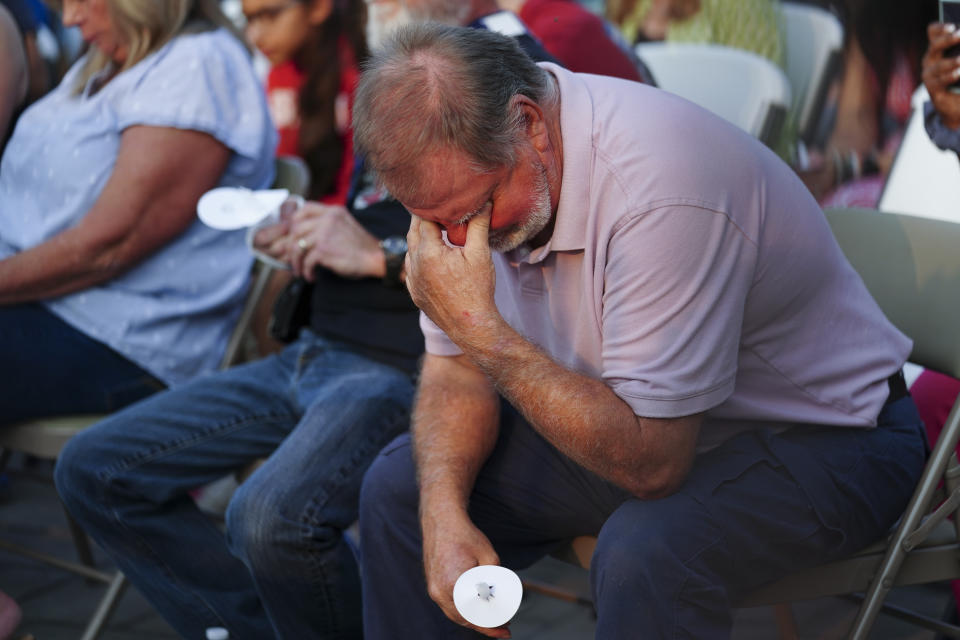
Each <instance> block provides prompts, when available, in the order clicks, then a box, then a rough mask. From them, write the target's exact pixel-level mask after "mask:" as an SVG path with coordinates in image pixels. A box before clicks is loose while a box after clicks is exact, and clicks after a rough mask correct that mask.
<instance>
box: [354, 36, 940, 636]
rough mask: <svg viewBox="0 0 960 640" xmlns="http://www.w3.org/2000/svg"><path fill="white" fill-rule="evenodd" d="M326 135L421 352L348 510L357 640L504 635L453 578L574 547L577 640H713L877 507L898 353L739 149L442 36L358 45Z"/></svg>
mask: <svg viewBox="0 0 960 640" xmlns="http://www.w3.org/2000/svg"><path fill="white" fill-rule="evenodd" d="M491 87H496V88H497V91H492V90H490V88H491ZM354 136H355V140H354V143H355V145H356V149H357V153H359V154H363V155H364V156H365V157H366V158H367V162H368V163H369V166H370V168H371V170H373V171H376V172H377V174H378V175H379V177H380V179H381V180H382V182H383V184H384V185H385V186H386V188H387V189H389V190H390V191H391V192H392V193H393V194H394V195H395V196H396V197H397V199H399V200H400V202H402V203H403V204H404V205H405V206H406V207H407V209H408V210H409V211H410V212H411V214H413V215H414V216H415V217H414V219H413V221H412V223H411V225H410V231H409V233H408V235H407V238H408V242H409V252H408V254H407V259H406V270H407V271H406V272H407V279H406V283H407V288H408V290H409V291H410V295H411V297H412V299H413V300H414V302H415V303H416V304H417V306H418V307H419V308H420V309H421V311H422V316H421V327H422V329H423V333H424V336H425V339H426V349H427V354H426V356H425V358H424V361H423V365H422V367H421V372H420V377H419V381H418V388H417V401H416V405H415V407H414V411H413V421H412V427H411V434H409V435H408V434H405V435H402V436H400V437H399V438H398V439H397V440H396V441H394V442H393V443H391V444H390V445H388V446H387V447H386V448H385V449H384V450H383V451H382V452H381V454H380V455H379V456H378V457H377V459H376V460H375V461H374V463H373V464H372V465H371V467H370V469H369V471H368V472H367V475H366V477H365V479H364V483H363V488H362V491H361V497H360V546H361V553H360V557H361V564H362V571H363V580H362V583H363V590H364V592H363V597H364V634H365V638H366V639H367V640H380V639H389V638H394V637H396V629H398V628H401V627H402V628H404V630H405V632H406V635H407V636H409V637H416V638H473V637H477V636H476V632H478V631H479V632H480V633H482V634H484V635H487V636H490V637H497V638H505V637H509V629H506V628H495V629H478V628H476V627H473V626H471V625H469V624H467V622H466V621H465V620H464V619H463V618H462V617H461V616H460V615H459V614H458V612H457V609H456V608H455V607H454V603H453V585H454V583H455V581H456V580H457V578H458V577H459V576H460V575H461V574H462V572H464V571H465V570H467V569H470V568H473V567H475V566H477V565H483V564H501V563H502V564H503V565H504V566H507V567H512V568H517V569H520V568H524V567H526V566H529V565H530V564H532V563H533V562H535V561H536V560H538V559H539V558H541V557H543V556H544V555H546V554H548V553H550V552H551V551H553V550H555V549H556V548H557V547H558V546H559V545H562V544H563V543H564V541H566V540H569V539H571V538H574V537H576V536H579V535H588V534H589V535H597V536H598V540H597V547H596V550H595V552H594V554H593V558H592V564H591V588H592V593H593V601H594V603H595V606H596V610H597V631H596V635H597V637H598V638H603V639H604V640H615V639H617V638H637V637H651V638H679V637H684V638H723V637H728V636H729V634H730V629H731V625H732V619H731V610H730V603H731V602H733V601H736V600H737V598H738V597H740V596H742V595H744V594H745V593H747V592H749V591H750V590H751V589H754V588H756V587H758V586H759V585H760V584H763V583H765V582H767V581H770V580H774V579H777V578H778V577H781V576H783V575H786V574H787V573H789V572H791V571H794V570H798V569H801V568H804V567H808V566H813V565H816V564H820V563H823V562H827V561H829V560H831V559H835V558H840V557H843V556H845V555H847V554H850V553H852V552H854V551H856V550H858V549H861V548H863V547H865V546H866V545H868V544H870V543H872V542H875V541H876V540H877V539H879V538H881V537H882V536H883V535H884V534H885V533H886V532H887V531H888V529H889V527H890V526H891V525H892V524H893V523H894V522H895V521H896V520H897V518H898V517H899V516H900V515H901V513H902V509H903V508H904V507H905V506H906V504H907V501H908V500H909V497H910V495H911V494H912V492H913V489H914V486H915V483H916V481H917V479H918V477H919V476H920V473H921V471H922V468H923V463H924V455H925V451H924V439H923V434H922V425H921V424H920V420H919V417H918V416H917V413H916V408H915V406H914V404H913V402H912V400H911V399H910V397H909V394H908V393H907V390H906V386H905V383H904V381H903V376H902V374H901V373H900V367H901V366H902V364H903V362H904V360H905V359H906V357H907V355H908V354H909V352H910V340H909V339H908V338H907V337H906V336H904V335H903V334H902V333H900V332H899V331H898V330H897V329H896V328H895V327H894V326H893V325H892V324H890V322H889V321H888V320H887V319H886V318H885V317H884V316H883V313H882V312H881V310H880V308H879V307H878V306H877V304H876V302H875V301H874V300H873V299H872V298H871V296H870V294H869V293H868V291H867V290H866V288H865V287H864V285H863V282H862V280H861V279H860V278H859V277H858V275H857V273H856V272H855V271H854V269H853V268H852V267H851V265H850V263H849V262H848V261H847V260H846V259H845V257H844V256H843V253H842V251H841V250H840V247H839V246H838V245H837V242H836V240H835V239H834V238H833V236H832V234H831V232H830V228H829V225H828V224H827V223H826V220H825V219H824V216H823V213H822V211H821V210H820V208H819V207H818V206H817V203H816V201H815V200H814V199H813V198H812V196H811V195H810V194H809V192H808V191H807V189H806V188H805V187H804V185H803V184H802V183H801V182H800V180H799V179H798V178H797V176H796V175H795V174H794V173H793V171H791V170H790V169H789V167H787V165H785V164H784V163H783V162H782V161H781V160H780V159H779V158H777V157H776V156H775V155H774V154H773V153H772V152H771V151H770V150H769V149H767V148H766V147H764V146H763V145H762V144H761V143H760V142H759V141H757V140H756V139H754V138H753V137H751V136H749V135H748V134H747V133H745V132H743V131H742V130H740V129H739V128H737V127H735V126H733V125H731V124H730V123H728V122H726V121H724V120H722V119H720V118H718V117H716V116H715V115H713V114H711V113H709V112H707V111H705V110H703V109H701V108H699V107H697V106H695V105H693V104H690V103H689V102H686V101H684V100H681V99H679V98H677V97H676V96H672V95H670V94H668V93H666V92H663V91H657V90H654V89H652V88H650V87H646V86H644V85H642V84H639V83H636V82H625V81H623V80H619V79H616V78H605V77H601V76H595V75H589V74H574V73H571V72H569V71H566V70H564V69H562V68H560V67H558V66H556V65H550V64H546V63H541V64H540V65H535V64H534V63H533V62H532V61H530V60H529V58H527V57H526V56H525V55H524V54H523V53H522V52H521V51H520V50H519V49H518V48H517V47H516V45H515V44H514V43H512V42H511V41H510V40H509V39H507V38H503V37H502V36H499V35H497V34H492V33H487V32H483V31H480V30H476V29H457V28H453V27H446V26H442V25H420V26H417V27H408V28H405V29H403V30H398V32H397V34H396V35H395V36H394V38H393V39H392V40H391V42H390V43H389V44H388V45H387V46H385V47H383V48H382V49H381V50H379V51H375V52H374V53H373V54H372V56H371V60H370V61H369V62H368V64H367V66H366V67H365V70H364V73H363V75H362V76H361V79H360V84H359V86H358V88H357V100H356V103H355V108H354ZM828 328H829V329H830V330H827V329H828ZM838 487H842V490H838ZM398 585H402V588H398Z"/></svg>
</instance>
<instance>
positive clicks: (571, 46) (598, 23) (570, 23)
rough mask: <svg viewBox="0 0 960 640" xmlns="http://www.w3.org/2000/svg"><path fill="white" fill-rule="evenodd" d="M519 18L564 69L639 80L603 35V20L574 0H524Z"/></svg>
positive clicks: (608, 39) (633, 70)
mask: <svg viewBox="0 0 960 640" xmlns="http://www.w3.org/2000/svg"><path fill="white" fill-rule="evenodd" d="M520 19H521V20H523V22H524V23H525V24H526V25H527V26H528V27H529V28H530V31H531V32H532V33H533V35H535V36H536V37H537V38H538V39H539V40H540V42H541V43H543V46H544V48H545V49H546V50H547V51H549V52H550V53H551V54H552V55H554V56H555V57H556V58H557V60H559V61H560V62H562V63H563V65H564V66H565V67H567V69H570V70H571V71H578V72H581V73H596V74H598V75H603V76H614V77H617V78H625V79H627V80H637V81H640V74H639V73H637V69H636V67H634V66H633V63H632V62H631V61H630V58H628V57H627V55H626V54H625V53H624V52H623V51H621V50H620V47H618V46H617V45H616V43H614V42H613V40H611V39H610V37H609V36H608V35H607V31H606V28H605V27H604V25H603V21H602V20H601V19H600V18H598V17H597V16H595V15H594V14H592V13H590V12H589V11H588V10H586V9H584V8H583V7H582V6H580V4H579V3H577V2H576V1H575V0H527V1H526V2H525V3H524V4H523V7H522V8H521V9H520Z"/></svg>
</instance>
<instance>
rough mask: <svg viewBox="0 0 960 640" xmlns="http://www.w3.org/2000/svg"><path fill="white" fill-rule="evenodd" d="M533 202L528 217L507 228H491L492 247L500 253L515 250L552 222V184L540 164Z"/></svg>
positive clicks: (490, 240) (490, 239)
mask: <svg viewBox="0 0 960 640" xmlns="http://www.w3.org/2000/svg"><path fill="white" fill-rule="evenodd" d="M531 195H532V202H531V206H530V211H529V212H528V213H527V217H526V219H525V220H524V221H523V222H521V223H519V224H517V225H514V226H512V227H508V228H506V229H499V230H496V231H493V230H491V231H490V234H489V240H488V241H489V243H490V249H491V250H493V251H497V252H499V253H505V252H507V251H513V250H514V249H516V248H517V247H519V246H520V245H522V244H523V243H524V242H527V241H529V240H531V239H533V238H534V237H535V236H536V235H537V234H538V233H540V232H541V231H543V230H544V228H546V226H547V225H548V224H549V223H550V218H551V217H552V215H553V211H552V204H551V202H550V184H549V182H547V171H546V169H544V168H543V165H540V171H539V173H538V174H537V177H536V181H535V182H534V185H533V193H532V194H531Z"/></svg>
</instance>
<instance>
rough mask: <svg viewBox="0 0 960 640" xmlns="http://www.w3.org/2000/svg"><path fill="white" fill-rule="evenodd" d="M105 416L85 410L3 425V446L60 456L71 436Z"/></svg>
mask: <svg viewBox="0 0 960 640" xmlns="http://www.w3.org/2000/svg"><path fill="white" fill-rule="evenodd" d="M105 417H106V416H105V415H101V414H84V415H74V416H58V417H56V418H41V419H37V420H28V421H26V422H18V423H17V424H15V425H11V426H9V427H3V428H2V429H0V449H7V450H11V451H22V452H24V453H27V454H29V455H32V456H36V457H38V458H44V459H47V460H56V458H57V456H58V455H59V454H60V450H61V449H62V448H63V445H65V444H66V443H67V440H69V439H70V438H72V437H73V436H74V435H76V434H77V433H79V432H80V431H82V430H83V429H86V428H87V427H89V426H90V425H92V424H93V423H95V422H98V421H99V420H102V419H103V418H105Z"/></svg>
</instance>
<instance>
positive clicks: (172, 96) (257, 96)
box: [113, 29, 276, 160]
mask: <svg viewBox="0 0 960 640" xmlns="http://www.w3.org/2000/svg"><path fill="white" fill-rule="evenodd" d="M138 67H139V68H138ZM130 72H133V73H130ZM128 73H130V75H131V76H132V77H129V79H128V81H127V82H128V83H129V86H127V87H124V90H123V91H121V92H119V93H118V95H117V100H116V101H115V103H114V105H113V106H114V109H115V116H116V118H117V125H118V128H119V129H120V130H123V129H125V128H127V127H130V126H133V125H148V126H161V127H175V128H178V129H193V130H197V131H203V132H205V133H209V134H210V135H212V136H213V137H215V138H216V139H217V140H219V141H220V142H222V143H223V144H225V145H226V146H227V147H229V148H230V149H232V150H233V151H234V152H235V153H237V154H239V155H241V156H245V157H246V158H249V159H252V160H260V159H261V158H262V157H263V154H264V152H265V150H266V152H267V153H269V154H272V152H273V148H274V147H275V146H276V140H275V135H276V134H275V132H274V129H273V125H272V123H271V122H270V116H269V113H268V111H267V106H266V100H265V98H264V92H263V88H262V87H261V85H260V83H259V81H258V80H257V77H256V75H255V74H254V71H253V65H252V63H251V61H250V57H249V55H248V54H247V51H246V49H244V48H243V46H242V45H241V44H240V43H239V42H238V41H237V40H236V39H235V38H234V37H233V36H232V35H230V34H229V33H228V32H227V31H226V30H223V29H219V30H216V31H210V32H205V33H198V34H190V35H182V36H178V37H176V38H175V39H174V40H173V41H171V42H170V43H168V44H167V45H166V46H165V47H163V48H162V49H161V50H160V51H158V52H156V53H155V54H154V55H153V56H151V57H149V58H147V59H145V60H143V61H142V62H141V63H140V64H139V65H137V67H134V68H133V69H130V70H128ZM123 75H126V74H123ZM118 79H119V78H118ZM125 84H126V83H125Z"/></svg>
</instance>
